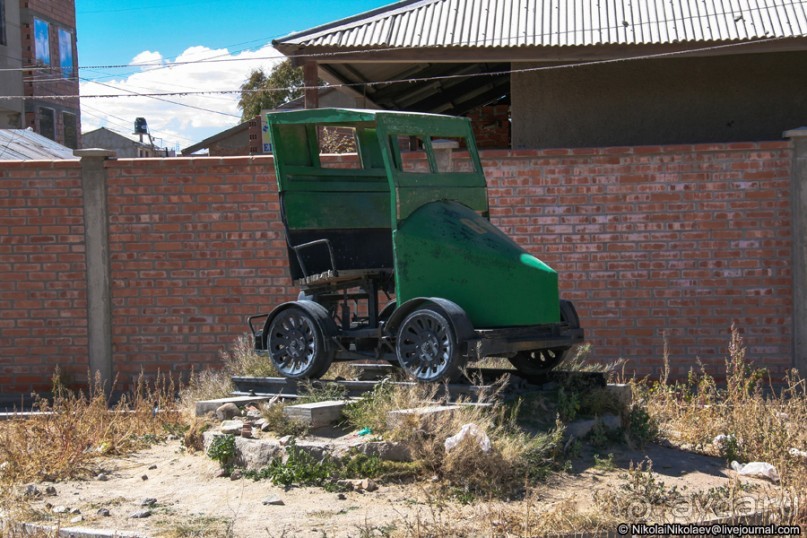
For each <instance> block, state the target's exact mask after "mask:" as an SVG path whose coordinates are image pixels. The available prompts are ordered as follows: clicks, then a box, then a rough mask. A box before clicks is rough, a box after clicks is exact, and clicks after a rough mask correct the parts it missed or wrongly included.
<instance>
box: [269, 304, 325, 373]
mask: <svg viewBox="0 0 807 538" xmlns="http://www.w3.org/2000/svg"><path fill="white" fill-rule="evenodd" d="M266 349H267V351H268V352H269V358H271V359H272V362H273V363H274V364H275V366H276V367H277V369H278V371H279V372H280V374H281V375H283V376H284V377H288V378H292V379H300V378H318V377H321V376H322V375H323V374H325V372H326V371H327V370H328V368H329V367H330V366H331V362H332V361H333V355H334V353H333V350H332V348H331V346H329V345H327V343H326V341H325V337H324V331H323V329H322V327H321V326H320V324H319V322H318V321H317V320H316V319H315V318H314V316H312V315H311V314H310V313H309V312H307V311H306V310H305V309H303V308H301V307H299V306H294V305H293V306H290V307H288V308H285V309H284V310H282V311H280V312H278V314H277V315H276V316H275V317H274V319H272V321H271V323H270V324H269V328H268V332H267V337H266Z"/></svg>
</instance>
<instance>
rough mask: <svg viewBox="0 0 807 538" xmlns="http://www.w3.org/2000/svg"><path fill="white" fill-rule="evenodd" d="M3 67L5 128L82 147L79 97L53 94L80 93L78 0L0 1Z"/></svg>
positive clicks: (0, 85) (0, 109)
mask: <svg viewBox="0 0 807 538" xmlns="http://www.w3.org/2000/svg"><path fill="white" fill-rule="evenodd" d="M0 69H12V70H11V71H4V72H3V74H2V76H1V77H0V97H2V96H6V97H15V98H11V99H0V128H6V129H24V128H28V127H30V128H31V129H33V130H34V131H35V132H37V133H39V134H41V135H43V136H45V137H47V138H49V139H51V140H54V141H56V142H58V143H60V144H63V145H65V146H67V147H70V148H77V147H78V146H79V138H80V137H79V133H80V132H81V129H80V126H81V112H80V108H79V99H78V97H68V98H59V99H55V98H54V97H53V96H59V95H67V96H78V92H79V84H78V71H77V69H78V52H77V48H76V8H75V1H74V0H25V1H24V2H23V1H20V0H0ZM17 96H24V98H23V99H19V98H16V97H17Z"/></svg>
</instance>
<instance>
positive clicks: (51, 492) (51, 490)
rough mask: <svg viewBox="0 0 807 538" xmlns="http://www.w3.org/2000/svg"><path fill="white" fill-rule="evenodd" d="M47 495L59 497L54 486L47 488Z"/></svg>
mask: <svg viewBox="0 0 807 538" xmlns="http://www.w3.org/2000/svg"><path fill="white" fill-rule="evenodd" d="M45 495H48V496H49V497H55V496H56V495H58V493H57V492H56V488H54V487H53V486H48V487H46V488H45Z"/></svg>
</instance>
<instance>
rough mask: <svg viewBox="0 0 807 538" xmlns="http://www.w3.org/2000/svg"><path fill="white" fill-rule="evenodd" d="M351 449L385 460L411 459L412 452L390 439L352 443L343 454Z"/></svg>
mask: <svg viewBox="0 0 807 538" xmlns="http://www.w3.org/2000/svg"><path fill="white" fill-rule="evenodd" d="M351 450H356V451H358V452H361V453H362V454H364V455H365V456H371V457H372V456H376V457H378V458H379V459H382V460H386V461H412V453H411V452H410V451H409V448H407V447H406V445H404V444H401V443H393V442H390V441H369V442H358V443H353V444H351V445H350V446H348V447H347V450H346V452H345V455H347V453H349V452H350V451H351Z"/></svg>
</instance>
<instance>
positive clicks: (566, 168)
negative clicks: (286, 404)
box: [0, 142, 792, 393]
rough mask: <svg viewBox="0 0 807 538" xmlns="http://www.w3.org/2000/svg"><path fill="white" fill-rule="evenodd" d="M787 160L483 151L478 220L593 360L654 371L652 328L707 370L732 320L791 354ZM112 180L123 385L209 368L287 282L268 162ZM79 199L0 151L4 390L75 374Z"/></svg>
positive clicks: (754, 150)
mask: <svg viewBox="0 0 807 538" xmlns="http://www.w3.org/2000/svg"><path fill="white" fill-rule="evenodd" d="M344 158H345V157H344V156H342V157H338V158H336V159H341V160H343V159H344ZM420 158H421V159H422V156H421V157H420ZM457 158H459V159H461V158H462V153H460V154H458V155H457ZM418 159H419V156H418V155H411V156H408V158H407V161H408V162H412V163H413V164H414V165H417V160H418ZM790 159H791V151H790V149H789V146H788V144H787V143H786V142H768V143H753V144H751V143H749V144H713V145H698V146H667V147H634V148H602V149H583V150H542V151H536V150H516V151H510V150H506V151H505V150H503V151H486V152H483V163H484V165H485V171H486V174H487V177H488V182H489V185H490V199H491V215H492V220H493V221H494V223H496V224H497V225H498V226H500V227H501V228H502V229H504V231H505V232H507V233H508V234H510V235H512V236H513V237H514V238H515V239H516V240H517V241H519V242H520V243H521V244H522V245H524V246H525V247H526V248H527V249H528V250H529V251H531V252H532V253H534V254H536V255H537V256H539V257H540V258H541V259H543V260H545V261H546V262H547V263H549V264H550V265H551V266H553V267H554V268H556V269H557V270H558V272H559V275H560V283H561V287H562V293H563V295H564V296H565V297H567V298H569V299H572V300H573V301H574V302H575V304H576V306H577V309H578V312H579V313H580V316H581V319H582V323H583V325H584V326H585V328H586V331H587V337H588V340H589V342H591V344H592V347H593V352H592V356H591V357H592V358H593V359H595V360H607V361H610V360H614V359H616V358H619V357H624V358H627V359H630V360H631V362H630V364H629V366H628V371H633V370H635V371H637V372H638V373H639V374H640V375H645V374H652V373H657V372H658V370H659V368H660V365H661V357H662V350H663V345H664V335H665V334H666V335H667V340H668V342H669V349H670V357H671V360H672V362H673V367H674V373H675V374H676V375H679V376H681V375H684V374H685V372H686V371H687V370H688V369H689V367H690V366H692V365H694V364H695V361H696V359H697V358H700V359H701V360H702V361H703V362H704V363H705V364H706V365H707V367H708V368H710V369H711V370H713V371H714V372H720V370H721V369H722V364H723V359H724V356H725V350H726V347H727V344H728V340H729V328H730V326H731V324H732V323H736V324H737V326H738V327H740V328H741V330H742V331H743V333H744V335H745V339H746V343H747V345H748V356H749V357H750V358H751V359H753V360H755V361H756V362H758V363H760V364H764V365H766V366H768V367H769V368H771V369H772V370H773V371H774V372H775V373H777V374H778V373H781V372H782V371H784V369H785V368H787V367H789V366H790V365H791V363H792V358H791V351H790V346H791V334H792V329H791V311H792V305H791V301H792V299H791V289H792V284H791V273H790V264H791V242H790V199H789V186H790V179H789V176H790ZM107 176H108V182H107V183H108V201H109V212H110V215H109V227H110V230H109V231H110V245H109V251H110V256H111V265H112V267H111V273H112V274H111V283H112V302H113V305H112V316H113V349H114V361H115V368H116V369H117V370H118V371H120V372H121V376H122V377H121V381H122V382H124V383H128V382H129V381H130V380H131V378H132V377H133V376H135V375H137V373H138V372H139V371H140V369H141V368H143V369H145V370H146V371H148V372H153V371H155V370H156V369H157V368H162V369H163V371H166V370H168V371H172V372H185V371H187V370H189V369H190V367H191V366H192V365H193V366H194V367H196V368H197V369H199V368H203V367H205V366H208V365H214V364H217V363H218V360H219V359H218V351H219V350H220V349H222V348H223V347H225V346H227V345H228V344H229V343H231V342H232V340H233V339H234V338H236V337H237V336H238V335H240V334H243V333H244V332H245V327H246V325H245V320H246V318H247V317H248V316H249V315H251V314H254V313H258V312H265V311H267V310H268V309H270V308H271V307H272V305H274V304H276V303H278V302H280V301H282V300H285V299H289V298H293V297H294V296H295V295H296V290H294V289H291V287H290V282H289V280H288V276H287V271H286V252H285V242H284V239H283V229H282V225H281V223H280V222H279V221H278V202H277V195H276V190H275V189H276V187H275V185H276V184H275V180H274V173H273V168H272V158H271V157H253V158H249V157H229V158H212V157H211V158H177V159H165V160H160V159H154V160H151V159H145V160H144V159H131V160H119V161H109V162H108V163H107ZM81 205H82V201H81V189H80V180H79V168H78V165H77V164H76V163H67V164H52V163H41V162H40V163H22V164H8V163H0V232H2V233H0V393H7V392H12V391H14V392H27V391H28V390H30V388H32V387H39V388H41V386H42V385H47V380H48V377H49V375H50V372H51V369H52V367H53V366H55V365H57V364H59V365H62V369H63V370H68V371H69V372H71V373H75V374H76V375H78V376H83V375H84V373H85V371H86V367H87V366H86V365H87V361H86V329H85V328H86V321H85V319H84V316H85V314H86V312H85V311H84V309H85V291H84V290H85V285H84V274H83V267H84V262H83V226H82V221H81V219H82V210H81ZM46 329H47V330H48V334H47V335H44V336H43V333H44V332H45V330H46ZM50 333H52V334H50Z"/></svg>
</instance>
